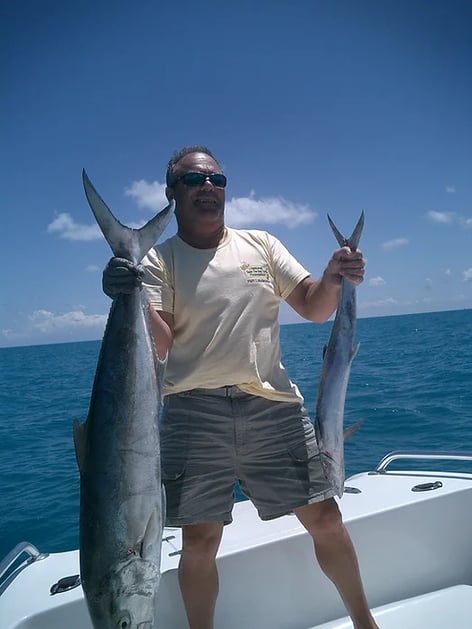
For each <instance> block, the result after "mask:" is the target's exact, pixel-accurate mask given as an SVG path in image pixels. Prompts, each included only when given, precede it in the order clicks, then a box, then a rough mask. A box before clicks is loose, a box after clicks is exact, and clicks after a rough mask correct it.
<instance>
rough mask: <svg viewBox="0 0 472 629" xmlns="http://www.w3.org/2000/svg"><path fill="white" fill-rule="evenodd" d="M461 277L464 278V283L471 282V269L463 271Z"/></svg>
mask: <svg viewBox="0 0 472 629" xmlns="http://www.w3.org/2000/svg"><path fill="white" fill-rule="evenodd" d="M462 275H463V276H464V281H465V282H472V267H470V268H469V269H466V270H465V271H463V273H462Z"/></svg>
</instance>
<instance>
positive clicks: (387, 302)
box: [359, 297, 400, 310]
mask: <svg viewBox="0 0 472 629" xmlns="http://www.w3.org/2000/svg"><path fill="white" fill-rule="evenodd" d="M399 303H400V302H399V301H398V299H395V298H394V297H387V298H386V299H379V300H378V301H363V302H361V303H360V304H359V306H360V307H361V308H362V309H364V310H365V309H366V308H384V307H385V306H397V305H398V304H399Z"/></svg>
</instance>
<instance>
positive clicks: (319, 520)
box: [295, 498, 344, 538]
mask: <svg viewBox="0 0 472 629" xmlns="http://www.w3.org/2000/svg"><path fill="white" fill-rule="evenodd" d="M295 514H296V516H297V517H298V519H299V520H300V522H301V523H302V524H303V526H304V527H305V528H306V530H307V531H308V533H310V535H311V536H312V537H313V538H315V537H319V536H323V535H333V534H336V533H339V532H342V531H343V530H344V524H343V520H342V516H341V512H340V511H339V508H338V505H337V503H336V501H335V500H334V498H329V499H328V500H323V501H322V502H316V503H313V504H309V505H304V506H303V507H299V508H298V509H295Z"/></svg>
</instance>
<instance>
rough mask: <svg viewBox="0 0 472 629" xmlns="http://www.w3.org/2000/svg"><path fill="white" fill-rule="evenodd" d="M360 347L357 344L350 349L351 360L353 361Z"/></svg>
mask: <svg viewBox="0 0 472 629" xmlns="http://www.w3.org/2000/svg"><path fill="white" fill-rule="evenodd" d="M360 346H361V344H360V343H358V344H357V345H356V346H355V347H353V348H352V352H351V360H354V358H355V357H356V356H357V352H358V351H359V347H360Z"/></svg>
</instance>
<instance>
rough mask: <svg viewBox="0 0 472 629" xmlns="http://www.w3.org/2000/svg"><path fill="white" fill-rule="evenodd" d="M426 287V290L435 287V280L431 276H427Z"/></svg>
mask: <svg viewBox="0 0 472 629" xmlns="http://www.w3.org/2000/svg"><path fill="white" fill-rule="evenodd" d="M424 287H425V288H426V290H431V289H432V288H433V280H432V279H431V278H430V277H427V278H426V279H425V281H424Z"/></svg>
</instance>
